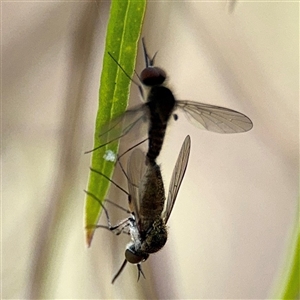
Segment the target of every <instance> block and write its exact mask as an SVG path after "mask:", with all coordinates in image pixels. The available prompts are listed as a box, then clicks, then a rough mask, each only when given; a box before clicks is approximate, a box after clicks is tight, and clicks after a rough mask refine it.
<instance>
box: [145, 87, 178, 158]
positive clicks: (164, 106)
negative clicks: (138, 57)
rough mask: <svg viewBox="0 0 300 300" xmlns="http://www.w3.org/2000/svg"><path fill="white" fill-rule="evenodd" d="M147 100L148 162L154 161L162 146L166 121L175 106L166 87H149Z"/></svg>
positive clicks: (173, 99)
mask: <svg viewBox="0 0 300 300" xmlns="http://www.w3.org/2000/svg"><path fill="white" fill-rule="evenodd" d="M147 100H148V101H147V105H148V108H149V111H150V127H149V132H148V137H149V149H148V153H147V157H148V159H149V161H150V162H155V160H156V158H157V156H158V155H159V153H160V150H161V148H162V144H163V141H164V137H165V132H166V127H167V123H168V121H169V119H170V116H171V114H172V112H173V110H174V107H175V98H174V96H173V94H172V92H171V91H170V90H169V89H168V88H166V87H164V86H154V87H152V88H151V89H150V92H149V95H148V99H147Z"/></svg>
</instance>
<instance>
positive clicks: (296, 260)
mask: <svg viewBox="0 0 300 300" xmlns="http://www.w3.org/2000/svg"><path fill="white" fill-rule="evenodd" d="M297 226H299V225H298V224H297ZM291 252H292V253H290V254H291V260H290V263H289V268H288V272H287V274H286V276H285V277H286V280H283V282H284V286H283V292H282V297H280V299H299V296H300V229H299V227H298V232H297V234H296V235H295V239H294V245H293V247H292V251H291Z"/></svg>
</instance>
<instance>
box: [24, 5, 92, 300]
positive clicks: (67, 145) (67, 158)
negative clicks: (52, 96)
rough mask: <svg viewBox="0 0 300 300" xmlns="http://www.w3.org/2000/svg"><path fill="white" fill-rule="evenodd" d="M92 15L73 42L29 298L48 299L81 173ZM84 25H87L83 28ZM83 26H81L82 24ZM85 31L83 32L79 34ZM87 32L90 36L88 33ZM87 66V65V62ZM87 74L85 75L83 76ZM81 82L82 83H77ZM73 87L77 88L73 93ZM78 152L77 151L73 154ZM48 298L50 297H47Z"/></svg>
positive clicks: (39, 229) (88, 8)
mask: <svg viewBox="0 0 300 300" xmlns="http://www.w3.org/2000/svg"><path fill="white" fill-rule="evenodd" d="M90 13H91V11H90V7H87V11H86V13H85V14H84V13H83V17H82V22H79V26H78V31H77V34H78V36H83V37H85V38H84V40H82V39H74V45H73V48H74V49H78V47H80V49H81V51H74V52H72V53H74V56H73V57H72V58H70V68H72V67H73V68H74V72H70V74H73V75H72V76H70V79H69V84H68V86H70V87H72V89H68V92H67V94H66V95H65V109H64V110H63V111H64V115H63V116H62V117H61V118H62V120H63V121H62V125H61V128H62V129H63V130H62V134H61V138H60V142H59V143H58V145H59V146H58V154H57V155H58V158H57V160H56V161H57V162H58V163H57V165H56V171H55V172H54V174H53V181H52V182H51V183H50V184H49V186H50V189H51V191H50V192H49V199H45V200H44V203H49V204H48V206H47V207H45V210H44V215H43V216H42V217H41V222H40V225H41V226H40V227H39V228H37V232H36V236H35V238H36V241H35V245H34V246H33V249H34V250H33V253H32V260H33V262H32V263H31V270H30V271H29V272H30V274H29V276H30V279H29V281H28V282H29V283H30V285H29V287H28V295H27V296H28V298H29V299H41V298H44V297H45V296H46V292H47V290H48V289H49V280H48V278H49V277H48V275H49V274H51V273H53V266H54V264H53V259H54V256H53V249H55V250H57V248H58V247H54V245H60V244H62V243H60V241H59V236H60V235H59V234H58V233H59V228H61V224H62V221H63V220H64V219H65V214H66V213H67V211H68V209H70V206H72V205H71V203H70V202H71V201H72V199H71V197H69V195H70V194H71V192H72V188H73V187H74V185H76V174H77V171H78V165H79V164H78V162H79V159H80V156H81V155H82V153H81V152H80V147H78V144H79V143H78V142H79V141H80V140H81V138H80V136H82V122H83V114H84V105H85V103H84V101H85V98H84V97H83V95H82V91H83V86H84V85H85V82H84V80H85V78H88V76H87V75H88V74H87V73H88V71H89V70H88V68H87V67H86V66H84V64H83V63H82V64H81V65H79V66H78V62H83V60H82V58H81V57H80V56H81V55H82V54H83V55H85V57H88V56H89V53H91V47H92V43H91V42H90V40H91V39H92V37H93V36H94V33H93V31H94V30H98V29H97V26H95V25H96V24H95V23H96V21H97V19H96V18H87V16H88V15H89V14H90ZM82 23H83V24H84V26H82ZM80 24H81V25H80ZM80 31H82V32H80ZM87 32H88V33H89V34H87ZM85 64H86V62H85ZM78 69H80V70H82V72H78V71H77V72H76V70H78ZM84 72H86V74H85V73H84ZM78 83H79V84H78ZM74 86H77V88H76V89H75V90H74ZM75 149H77V151H74V150H75ZM47 296H49V295H47Z"/></svg>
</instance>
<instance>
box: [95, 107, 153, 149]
mask: <svg viewBox="0 0 300 300" xmlns="http://www.w3.org/2000/svg"><path fill="white" fill-rule="evenodd" d="M148 120H149V109H148V107H147V106H146V105H144V104H142V105H139V106H137V107H136V108H133V109H129V110H127V111H125V112H124V113H123V114H121V115H120V116H117V117H115V118H113V119H112V120H111V121H110V122H108V123H107V124H106V125H104V126H103V127H102V128H101V130H100V134H99V143H100V146H98V147H96V148H95V149H98V148H101V147H104V146H105V145H107V144H109V143H111V142H114V141H116V140H118V139H120V138H121V137H123V136H125V135H127V134H128V133H129V132H130V131H134V137H135V138H136V139H138V138H139V137H140V136H142V135H144V134H145V133H146V132H147V127H146V126H147V125H148ZM145 127H146V128H145ZM95 149H93V150H95Z"/></svg>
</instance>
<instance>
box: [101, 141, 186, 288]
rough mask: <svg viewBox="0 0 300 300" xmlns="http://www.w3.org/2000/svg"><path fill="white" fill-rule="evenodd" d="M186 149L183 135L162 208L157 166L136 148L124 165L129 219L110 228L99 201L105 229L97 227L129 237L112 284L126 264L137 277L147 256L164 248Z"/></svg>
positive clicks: (180, 179) (162, 194) (162, 198)
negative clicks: (136, 269) (134, 268)
mask: <svg viewBox="0 0 300 300" xmlns="http://www.w3.org/2000/svg"><path fill="white" fill-rule="evenodd" d="M190 147H191V139H190V137H189V136H187V137H186V138H185V140H184V142H183V144H182V147H181V150H180V153H179V156H178V158H177V162H176V165H175V168H174V171H173V174H172V178H171V183H170V187H169V194H168V198H167V202H166V205H165V200H166V196H165V189H164V184H163V180H162V176H161V172H160V167H159V166H158V165H157V164H156V163H155V162H154V163H148V162H149V161H148V157H146V156H145V154H144V153H143V152H142V151H141V150H140V149H135V150H134V151H133V152H132V153H131V155H130V157H129V160H128V165H127V176H128V189H129V197H128V199H129V211H130V216H129V217H128V218H126V219H125V220H123V221H121V222H120V223H119V224H117V225H115V226H112V225H111V223H110V220H109V216H108V212H107V210H106V208H105V207H104V206H103V205H102V204H101V202H100V204H101V205H102V206H103V208H104V211H105V214H106V217H107V221H108V226H107V227H106V226H101V225H100V226H97V227H105V228H107V229H109V230H111V231H112V232H114V233H116V234H119V233H121V232H122V231H124V232H129V234H130V236H131V242H130V243H129V244H128V245H127V247H126V250H125V260H124V262H123V264H122V266H121V268H120V269H119V271H118V272H117V274H116V275H115V276H114V278H113V280H112V283H114V281H115V280H116V279H117V277H118V276H119V275H120V274H121V272H122V271H123V269H124V267H125V266H126V264H127V262H129V263H132V264H136V265H137V268H138V278H139V277H140V274H142V275H144V274H143V272H142V268H141V263H142V262H143V261H145V260H147V259H148V257H149V255H150V254H151V253H155V252H157V251H159V250H160V249H161V248H162V247H163V246H164V245H165V243H166V241H167V236H168V234H167V228H166V224H167V222H168V220H169V218H170V215H171V212H172V209H173V207H174V203H175V200H176V197H177V194H178V191H179V188H180V185H181V182H182V180H183V177H184V174H185V171H186V168H187V164H188V160H189V155H190Z"/></svg>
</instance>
